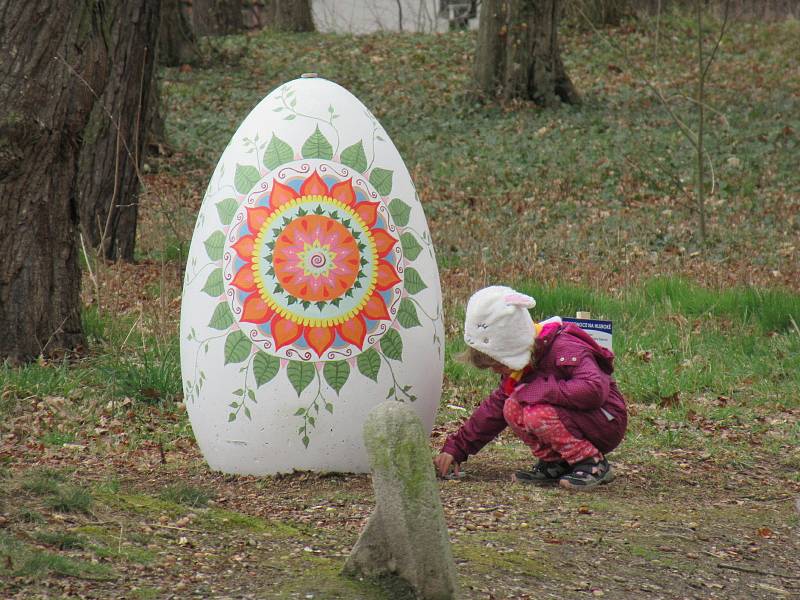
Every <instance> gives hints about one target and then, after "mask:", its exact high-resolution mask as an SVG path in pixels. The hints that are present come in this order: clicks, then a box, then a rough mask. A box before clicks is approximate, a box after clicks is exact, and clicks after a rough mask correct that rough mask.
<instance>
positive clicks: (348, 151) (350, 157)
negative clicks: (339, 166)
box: [342, 140, 367, 173]
mask: <svg viewBox="0 0 800 600" xmlns="http://www.w3.org/2000/svg"><path fill="white" fill-rule="evenodd" d="M342 163H343V164H345V165H347V166H348V167H353V168H354V169H355V170H356V171H358V172H359V173H363V172H364V171H366V170H367V155H366V154H365V153H364V144H362V143H361V140H358V142H356V143H355V144H353V145H352V146H348V147H347V148H345V149H344V150H342Z"/></svg>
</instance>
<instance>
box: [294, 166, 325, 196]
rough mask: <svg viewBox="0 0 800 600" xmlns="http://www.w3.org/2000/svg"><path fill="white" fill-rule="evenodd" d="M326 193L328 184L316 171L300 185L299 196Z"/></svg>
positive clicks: (323, 194)
mask: <svg viewBox="0 0 800 600" xmlns="http://www.w3.org/2000/svg"><path fill="white" fill-rule="evenodd" d="M328 193H329V192H328V186H327V185H325V182H324V181H322V177H320V176H319V175H318V174H317V172H316V171H314V173H313V174H312V175H311V176H310V177H309V178H308V179H306V180H305V181H304V182H303V185H301V186H300V195H301V196H327V195H328Z"/></svg>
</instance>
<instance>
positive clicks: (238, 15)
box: [192, 0, 244, 35]
mask: <svg viewBox="0 0 800 600" xmlns="http://www.w3.org/2000/svg"><path fill="white" fill-rule="evenodd" d="M242 8H243V3H242V0H194V2H193V4H192V23H193V24H194V31H195V33H196V34H197V35H228V34H231V33H238V32H240V31H243V30H244V17H243V16H242Z"/></svg>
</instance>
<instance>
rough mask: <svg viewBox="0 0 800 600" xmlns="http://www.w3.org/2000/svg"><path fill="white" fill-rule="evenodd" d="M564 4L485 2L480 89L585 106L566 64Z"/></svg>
mask: <svg viewBox="0 0 800 600" xmlns="http://www.w3.org/2000/svg"><path fill="white" fill-rule="evenodd" d="M560 18H561V2H560V1H559V0H484V1H483V6H482V8H481V19H480V21H481V22H480V30H479V32H478V48H477V53H476V57H475V83H476V86H477V89H478V90H479V91H480V92H481V93H482V94H483V95H484V96H489V97H499V98H502V99H504V100H511V99H515V98H520V99H525V100H533V101H534V102H536V103H538V104H541V105H544V106H556V105H558V104H559V103H560V102H561V101H563V102H567V103H569V104H575V103H577V102H579V97H578V93H577V91H576V90H575V87H574V86H573V85H572V81H570V78H569V76H568V75H567V73H566V70H565V69H564V63H563V62H562V60H561V50H560V47H559V44H558V24H559V21H560Z"/></svg>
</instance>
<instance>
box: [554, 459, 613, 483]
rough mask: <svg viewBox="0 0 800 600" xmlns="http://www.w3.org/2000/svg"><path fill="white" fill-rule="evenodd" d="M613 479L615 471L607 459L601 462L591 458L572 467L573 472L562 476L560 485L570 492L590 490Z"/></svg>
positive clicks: (559, 481)
mask: <svg viewBox="0 0 800 600" xmlns="http://www.w3.org/2000/svg"><path fill="white" fill-rule="evenodd" d="M613 479H614V471H613V469H612V468H611V465H610V464H609V463H608V461H607V460H606V459H605V458H603V459H602V460H601V461H600V462H597V460H596V459H593V458H590V459H587V460H585V461H583V462H579V463H576V464H574V465H572V472H570V473H567V474H566V475H564V476H562V477H561V478H560V479H559V480H558V483H559V485H560V486H561V487H563V488H566V489H568V490H590V489H592V488H593V487H597V486H598V485H600V484H602V483H610V482H611V481H612V480H613Z"/></svg>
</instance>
